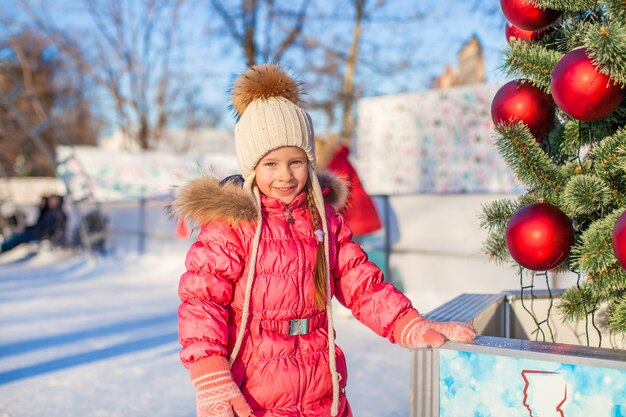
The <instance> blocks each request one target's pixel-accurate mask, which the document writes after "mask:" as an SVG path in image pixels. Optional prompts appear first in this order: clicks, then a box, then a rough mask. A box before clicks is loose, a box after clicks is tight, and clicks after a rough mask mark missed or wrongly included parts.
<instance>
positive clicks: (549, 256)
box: [506, 202, 574, 271]
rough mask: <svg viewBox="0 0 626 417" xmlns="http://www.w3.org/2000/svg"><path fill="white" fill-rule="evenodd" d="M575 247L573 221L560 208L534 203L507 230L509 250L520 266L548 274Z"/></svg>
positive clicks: (521, 212)
mask: <svg viewBox="0 0 626 417" xmlns="http://www.w3.org/2000/svg"><path fill="white" fill-rule="evenodd" d="M573 244H574V228H573V227H572V222H571V220H570V219H569V218H568V217H567V216H566V215H565V213H563V212H562V211H561V210H559V209H558V208H557V207H555V206H553V205H551V204H548V203H543V202H541V203H535V204H530V205H528V206H525V207H522V208H521V209H519V210H518V211H517V212H516V213H515V214H514V215H513V216H512V217H511V220H509V224H508V226H507V227H506V247H507V248H508V250H509V253H510V254H511V256H512V257H513V259H514V260H515V262H517V263H518V264H520V265H521V266H523V267H524V268H527V269H531V270H533V271H546V270H548V269H552V268H554V267H556V266H558V265H559V264H560V263H561V262H563V261H564V260H565V258H567V257H568V256H569V252H570V250H571V248H572V245H573Z"/></svg>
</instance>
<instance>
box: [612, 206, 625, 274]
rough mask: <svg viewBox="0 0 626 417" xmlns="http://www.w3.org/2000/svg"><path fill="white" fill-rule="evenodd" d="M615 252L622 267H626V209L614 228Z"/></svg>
mask: <svg viewBox="0 0 626 417" xmlns="http://www.w3.org/2000/svg"><path fill="white" fill-rule="evenodd" d="M613 253H614V254H615V257H616V258H617V260H618V261H619V263H620V265H622V268H624V269H626V211H625V212H623V213H622V215H621V216H620V217H619V219H617V223H615V227H614V228H613Z"/></svg>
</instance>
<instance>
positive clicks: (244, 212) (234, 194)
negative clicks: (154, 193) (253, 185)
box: [168, 171, 348, 225]
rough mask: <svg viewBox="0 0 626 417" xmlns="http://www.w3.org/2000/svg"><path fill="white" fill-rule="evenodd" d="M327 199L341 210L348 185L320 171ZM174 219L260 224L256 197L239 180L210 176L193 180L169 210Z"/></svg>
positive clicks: (200, 223) (186, 185)
mask: <svg viewBox="0 0 626 417" xmlns="http://www.w3.org/2000/svg"><path fill="white" fill-rule="evenodd" d="M317 178H318V181H319V183H320V186H321V188H322V190H324V200H325V201H326V203H328V204H330V205H331V206H333V208H334V209H335V210H338V211H340V210H341V209H343V208H344V207H345V205H346V202H347V200H348V187H347V186H346V184H345V183H344V182H343V181H342V180H341V179H339V178H338V177H336V176H335V175H333V174H331V173H330V172H328V171H321V172H317ZM168 211H169V213H170V214H171V215H172V216H175V217H180V216H183V217H185V218H187V219H189V220H191V221H192V222H194V223H195V224H197V225H205V224H208V223H211V222H212V221H215V220H219V221H223V222H226V223H228V224H232V225H234V224H238V223H241V222H256V220H257V207H256V204H255V202H254V198H253V196H252V195H250V194H249V193H248V192H246V191H245V190H244V189H243V188H242V187H241V184H240V183H238V182H237V181H227V182H225V183H220V181H219V180H217V179H215V178H212V177H210V176H206V175H205V176H202V177H200V178H197V179H194V180H191V181H189V182H188V183H187V184H185V185H184V186H183V187H182V189H181V190H180V193H179V195H178V197H177V198H176V199H175V200H174V202H173V203H172V204H171V205H170V206H169V207H168Z"/></svg>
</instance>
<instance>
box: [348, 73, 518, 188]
mask: <svg viewBox="0 0 626 417" xmlns="http://www.w3.org/2000/svg"><path fill="white" fill-rule="evenodd" d="M497 90H498V86H496V85H483V84H475V85H469V86H462V87H454V88H450V89H446V90H431V91H427V92H423V93H414V94H398V95H393V96H382V97H373V98H365V99H362V100H360V101H359V105H358V114H359V120H358V126H357V135H356V138H355V142H354V146H353V148H354V149H353V155H352V156H353V161H354V164H355V166H356V167H357V170H358V172H359V176H361V179H362V181H363V184H364V186H365V188H366V189H367V191H368V192H369V193H372V194H413V193H491V192H493V193H509V192H517V191H521V189H520V186H519V184H518V182H517V180H516V179H515V177H514V175H513V173H512V172H511V171H510V170H509V168H508V167H507V166H506V164H505V162H504V160H503V159H502V157H501V156H500V155H499V154H498V152H497V150H496V149H495V147H494V146H493V140H492V134H493V122H492V121H491V113H490V108H491V100H492V98H493V96H494V95H495V93H496V91H497Z"/></svg>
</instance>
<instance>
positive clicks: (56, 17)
mask: <svg viewBox="0 0 626 417" xmlns="http://www.w3.org/2000/svg"><path fill="white" fill-rule="evenodd" d="M32 3H33V4H35V5H36V8H37V9H40V5H42V4H45V5H46V6H47V8H48V10H49V12H48V13H49V14H48V17H47V18H46V19H47V21H50V22H54V24H55V25H58V26H59V27H66V26H69V25H71V26H73V27H78V28H82V29H83V30H86V31H93V30H94V24H93V22H92V21H91V20H90V19H86V18H85V17H84V15H83V14H82V13H81V12H80V2H78V3H77V2H68V1H67V0H50V1H47V2H42V1H40V0H33V1H32ZM205 3H206V2H202V1H200V0H189V1H187V2H186V3H185V4H186V7H187V9H186V14H185V17H184V19H183V21H184V25H183V24H181V25H179V27H178V29H177V32H178V43H179V44H181V45H184V51H183V52H181V55H179V56H178V58H179V59H175V60H174V61H173V62H172V65H173V66H177V65H184V70H185V71H186V73H187V74H189V76H188V77H186V78H188V79H186V80H185V82H186V83H188V85H189V86H192V90H194V91H196V92H197V93H199V96H198V99H199V100H201V101H203V102H204V103H205V104H207V105H209V106H211V107H212V108H214V109H215V110H216V111H217V112H218V113H220V114H221V115H222V125H223V127H229V128H230V127H232V126H233V124H234V119H233V117H232V113H231V112H230V110H229V108H228V104H229V95H228V89H229V87H230V83H231V82H232V80H233V77H234V74H237V73H239V72H240V71H241V70H242V69H243V68H244V65H243V59H242V54H241V51H240V48H239V47H238V46H237V45H236V44H234V43H233V42H225V43H219V44H218V43H216V42H215V41H214V38H213V37H212V36H214V35H215V34H216V33H217V34H220V35H224V34H225V31H226V30H225V28H224V27H223V25H221V24H220V22H219V19H217V17H216V16H214V15H213V16H211V15H210V14H209V13H208V11H207V6H206V4H205ZM387 3H388V4H390V6H389V8H388V9H387V11H386V12H385V16H393V19H387V18H382V19H381V18H380V16H381V15H377V16H379V17H378V19H379V20H378V23H374V24H372V23H371V22H366V23H365V24H364V27H363V41H362V46H361V54H362V55H361V56H362V58H363V62H362V63H360V64H359V65H360V66H359V67H358V70H357V77H360V85H361V86H362V89H363V95H364V96H375V95H385V94H393V93H396V92H399V91H401V92H415V91H423V90H425V89H427V88H428V86H429V84H430V82H431V80H432V79H433V78H434V77H435V76H436V75H438V74H440V73H441V72H442V71H443V70H444V68H445V66H446V65H448V64H450V65H452V66H455V67H456V66H457V64H458V63H457V58H456V54H457V53H458V52H459V50H460V49H461V47H462V46H463V44H464V43H465V42H467V41H468V40H469V38H470V37H471V36H472V35H476V36H477V37H478V39H479V40H480V42H481V44H482V46H483V48H484V49H483V53H484V58H485V66H486V76H487V82H488V83H498V82H502V80H503V78H502V75H501V74H500V73H499V71H498V67H499V65H500V61H501V52H502V50H503V49H504V47H505V46H506V41H505V36H504V23H505V21H504V17H503V16H502V14H501V13H500V10H499V7H498V6H497V4H494V5H492V4H491V3H487V4H486V3H485V2H480V1H467V2H459V1H452V0H441V1H437V0H427V1H420V2H415V1H409V0H392V1H388V2H387ZM348 4H349V2H348V0H342V1H327V0H323V1H319V0H318V1H314V2H312V6H311V7H310V10H311V11H310V15H311V16H316V15H318V14H319V13H321V11H320V10H326V11H328V10H330V11H331V14H332V15H333V16H335V17H336V19H337V20H334V21H331V22H330V24H328V25H327V26H326V27H324V28H323V29H321V30H319V29H317V31H316V32H315V33H314V34H313V36H320V37H324V36H326V37H328V38H329V39H332V36H335V35H336V34H337V33H342V32H343V33H344V35H343V38H344V39H345V40H346V41H347V40H348V39H350V36H351V34H350V27H351V26H352V22H351V21H350V16H351V13H350V7H349V5H348ZM370 4H376V2H370ZM59 11H62V12H59ZM412 14H421V15H422V16H423V18H422V19H420V20H417V21H411V23H395V22H396V20H394V19H397V18H398V16H400V17H403V16H405V15H412ZM7 16H12V17H14V18H16V19H18V21H19V20H20V19H24V17H23V16H24V15H23V13H22V12H20V9H19V7H18V6H17V5H16V4H15V2H14V1H12V0H0V17H7ZM312 19H313V18H312ZM381 20H382V22H383V23H380V22H381ZM389 20H392V21H393V22H394V23H388V21H389ZM304 30H305V33H306V31H307V26H305V29H304ZM346 31H347V33H346ZM1 35H2V31H1V30H0V36H1ZM309 36H311V34H309ZM83 41H84V40H83ZM327 42H328V41H327ZM330 43H332V41H330ZM400 45H413V46H412V47H411V48H409V49H407V47H402V48H400V49H399V47H400ZM87 50H88V51H90V52H92V53H96V54H97V51H96V50H95V49H93V48H91V49H89V48H88V49H87ZM399 54H401V55H402V56H403V58H405V59H408V60H409V61H410V62H413V66H412V67H411V68H410V69H409V70H406V71H402V72H400V73H398V75H396V76H389V75H381V73H380V72H379V70H380V67H381V66H382V65H381V64H384V62H387V61H389V60H390V59H391V60H394V59H397V58H398V55H399ZM298 59H299V58H298V56H297V55H295V56H291V57H290V56H289V55H286V56H285V62H284V63H285V65H287V66H293V67H297V66H298V64H299V63H298V62H297V61H298ZM297 75H298V74H296V76H297ZM301 78H303V77H301ZM304 81H305V82H306V79H305V80H304ZM317 87H318V86H316V85H309V84H305V89H306V90H307V92H308V93H309V94H310V95H311V96H315V94H316V88H317ZM98 104H99V106H100V108H101V110H102V111H103V112H104V113H107V112H108V111H109V110H107V108H109V107H110V106H111V102H110V101H108V100H107V99H105V98H104V97H100V98H99V99H98ZM312 116H313V118H314V121H315V123H316V126H322V124H323V123H322V122H324V123H325V121H323V120H322V116H321V114H315V112H313V114H312Z"/></svg>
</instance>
